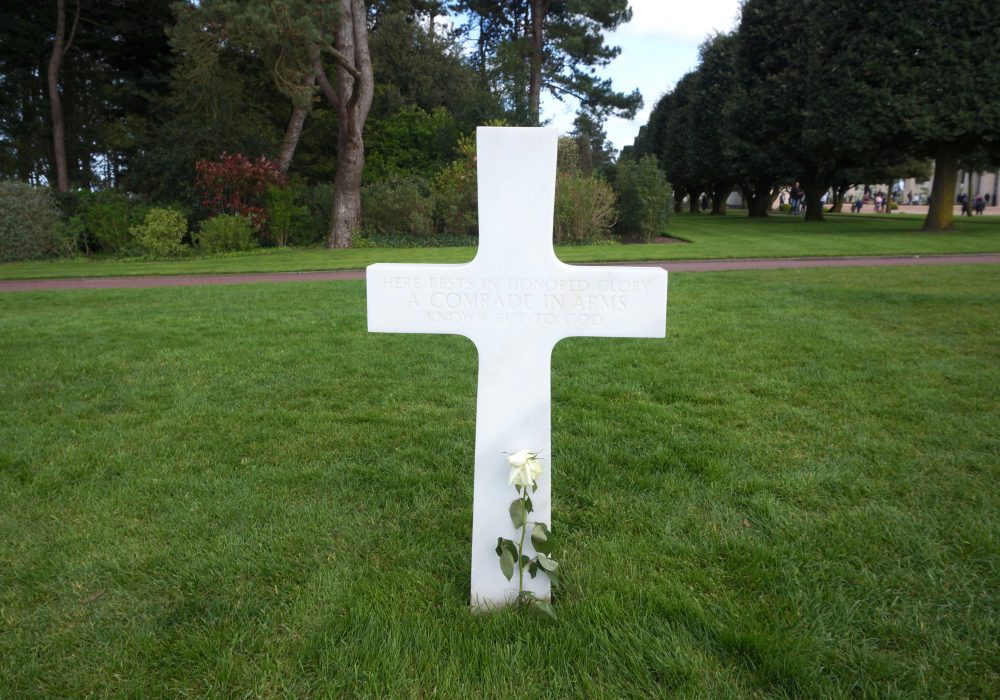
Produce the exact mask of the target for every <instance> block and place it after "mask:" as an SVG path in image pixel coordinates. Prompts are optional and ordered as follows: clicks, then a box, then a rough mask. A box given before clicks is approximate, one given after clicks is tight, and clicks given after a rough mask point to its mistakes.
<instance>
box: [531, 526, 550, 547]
mask: <svg viewBox="0 0 1000 700" xmlns="http://www.w3.org/2000/svg"><path fill="white" fill-rule="evenodd" d="M531 546H532V547H534V548H535V551H536V552H540V553H542V554H552V550H553V549H554V548H555V544H554V543H553V541H552V533H551V532H549V528H548V527H547V526H546V525H545V523H535V526H534V527H533V528H531Z"/></svg>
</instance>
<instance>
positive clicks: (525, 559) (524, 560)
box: [521, 554, 531, 569]
mask: <svg viewBox="0 0 1000 700" xmlns="http://www.w3.org/2000/svg"><path fill="white" fill-rule="evenodd" d="M530 562H531V559H530V558H529V557H528V555H527V554H522V555H521V568H522V569H523V568H524V567H526V566H527V565H528V564H529V563H530Z"/></svg>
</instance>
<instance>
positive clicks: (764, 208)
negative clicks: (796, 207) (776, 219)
mask: <svg viewBox="0 0 1000 700" xmlns="http://www.w3.org/2000/svg"><path fill="white" fill-rule="evenodd" d="M772 185H773V183H772V182H771V181H770V180H768V179H757V180H745V181H743V182H742V183H741V184H740V194H742V195H743V199H745V200H746V203H747V216H748V217H749V218H751V219H763V218H766V217H767V216H768V212H769V211H771V200H772V196H771V195H772V191H771V187H772Z"/></svg>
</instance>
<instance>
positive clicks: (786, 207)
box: [778, 204, 792, 214]
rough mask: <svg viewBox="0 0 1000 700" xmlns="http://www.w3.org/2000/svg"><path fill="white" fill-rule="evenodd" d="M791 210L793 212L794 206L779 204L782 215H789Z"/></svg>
mask: <svg viewBox="0 0 1000 700" xmlns="http://www.w3.org/2000/svg"><path fill="white" fill-rule="evenodd" d="M791 210H792V205H791V204H779V205H778V211H780V212H781V213H782V214H787V213H788V212H790V211H791Z"/></svg>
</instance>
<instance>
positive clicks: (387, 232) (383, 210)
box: [361, 177, 434, 237]
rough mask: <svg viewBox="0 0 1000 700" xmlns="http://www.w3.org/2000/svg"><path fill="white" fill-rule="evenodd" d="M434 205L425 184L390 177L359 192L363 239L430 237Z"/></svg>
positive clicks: (409, 178)
mask: <svg viewBox="0 0 1000 700" xmlns="http://www.w3.org/2000/svg"><path fill="white" fill-rule="evenodd" d="M433 214H434V204H433V200H432V199H431V191H430V187H429V186H428V184H427V182H426V181H425V180H423V179H422V178H419V177H394V178H390V179H388V180H383V181H382V182H377V183H375V184H373V185H365V186H364V187H363V188H362V190H361V233H362V235H363V236H368V237H371V236H392V235H402V236H419V237H428V236H433V235H434V216H433Z"/></svg>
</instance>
